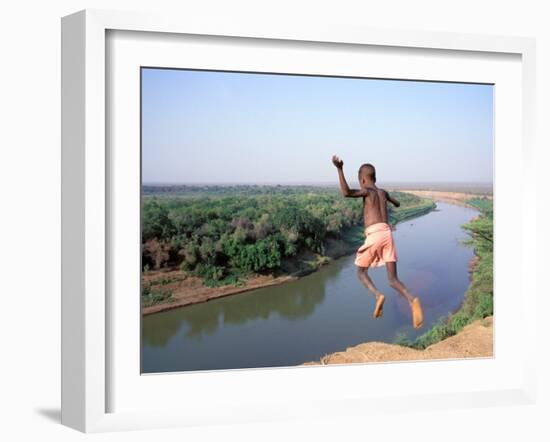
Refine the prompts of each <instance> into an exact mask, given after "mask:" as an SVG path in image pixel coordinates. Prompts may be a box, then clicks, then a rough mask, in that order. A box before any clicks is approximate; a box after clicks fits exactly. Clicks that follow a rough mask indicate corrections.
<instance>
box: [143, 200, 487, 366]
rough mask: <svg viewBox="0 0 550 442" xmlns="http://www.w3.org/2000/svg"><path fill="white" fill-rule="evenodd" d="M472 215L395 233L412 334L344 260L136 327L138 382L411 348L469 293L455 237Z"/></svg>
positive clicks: (378, 273) (401, 303) (448, 210)
mask: <svg viewBox="0 0 550 442" xmlns="http://www.w3.org/2000/svg"><path fill="white" fill-rule="evenodd" d="M476 215H477V211H476V210H474V209H471V208H467V207H460V206H456V205H452V204H448V203H437V209H436V210H435V211H433V212H430V213H428V214H427V215H424V216H421V217H419V218H415V219H413V220H410V221H404V222H402V223H400V224H398V225H397V229H396V231H395V232H393V233H394V239H395V243H396V248H397V254H398V264H397V268H398V274H399V278H400V279H401V280H402V281H403V282H404V283H405V285H406V286H407V287H408V288H409V290H410V291H411V292H412V293H413V295H415V296H419V298H420V299H421V301H422V306H423V309H424V327H423V328H421V329H420V330H415V329H413V327H412V325H411V316H410V309H409V306H408V303H407V302H406V301H405V300H404V299H403V298H401V297H400V296H399V295H398V294H397V293H396V292H395V291H394V290H393V289H391V288H390V287H389V285H388V283H387V278H386V270H385V268H384V267H381V268H377V269H373V270H371V272H370V273H371V276H372V279H373V281H374V283H375V284H376V285H377V287H378V288H379V289H380V290H381V291H382V292H384V293H385V294H386V302H385V305H384V316H383V317H382V318H380V319H374V318H372V310H373V308H374V297H373V296H372V295H371V294H370V293H369V292H368V291H367V290H366V289H365V288H364V287H363V286H362V285H361V283H360V282H359V280H358V279H357V276H356V268H355V265H354V263H353V260H354V256H346V257H343V258H340V259H338V260H335V261H334V262H332V263H330V264H328V265H326V266H324V267H322V268H321V269H320V270H319V271H317V272H315V273H312V274H310V275H308V276H305V277H303V278H300V279H299V280H296V281H292V282H289V283H285V284H281V285H278V286H273V287H266V288H261V289H257V290H253V291H250V292H246V293H242V294H238V295H232V296H228V297H225V298H220V299H216V300H212V301H209V302H206V303H202V304H195V305H191V306H187V307H183V308H179V309H173V310H168V311H165V312H161V313H157V314H152V315H147V316H144V317H143V318H142V355H141V357H142V361H141V362H142V373H160V372H173V371H188V370H214V369H231V368H250V367H277V366H291V365H298V364H301V363H303V362H306V361H313V360H318V359H319V358H321V357H322V356H323V355H325V354H327V353H333V352H336V351H342V350H345V349H346V348H347V347H349V346H353V345H357V344H360V343H362V342H367V341H382V342H390V343H391V342H393V341H394V340H395V339H396V337H397V336H399V335H405V336H407V337H408V338H410V339H414V338H415V337H417V336H418V335H420V334H422V333H424V332H425V331H427V330H429V328H430V327H431V326H432V325H433V324H434V323H435V322H436V321H437V320H438V319H439V318H440V317H442V316H445V315H447V314H448V313H450V312H453V311H455V310H456V309H458V308H459V307H460V305H461V303H462V300H463V298H464V293H465V291H466V289H467V287H468V285H469V274H468V263H469V261H470V260H471V258H472V257H473V251H472V249H471V248H470V247H468V246H465V245H464V244H463V241H464V240H466V239H468V237H469V236H468V235H467V233H466V232H465V231H464V230H463V229H462V228H461V226H462V225H463V224H465V223H466V222H468V221H469V220H470V219H472V218H473V217H474V216H476Z"/></svg>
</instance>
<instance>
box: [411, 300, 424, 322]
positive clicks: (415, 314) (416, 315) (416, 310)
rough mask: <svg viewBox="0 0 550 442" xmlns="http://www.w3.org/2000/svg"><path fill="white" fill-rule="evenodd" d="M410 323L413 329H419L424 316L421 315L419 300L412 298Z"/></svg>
mask: <svg viewBox="0 0 550 442" xmlns="http://www.w3.org/2000/svg"><path fill="white" fill-rule="evenodd" d="M411 311H412V322H413V327H414V328H420V327H422V326H423V325H424V314H423V313H422V306H421V305H420V299H418V298H414V299H413V300H412V302H411Z"/></svg>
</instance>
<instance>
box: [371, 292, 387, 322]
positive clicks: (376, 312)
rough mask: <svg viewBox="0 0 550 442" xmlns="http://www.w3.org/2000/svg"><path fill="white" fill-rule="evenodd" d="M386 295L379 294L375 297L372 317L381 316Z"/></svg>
mask: <svg viewBox="0 0 550 442" xmlns="http://www.w3.org/2000/svg"><path fill="white" fill-rule="evenodd" d="M385 299H386V297H385V296H384V295H379V296H377V297H376V307H374V312H372V316H373V317H374V318H381V317H382V315H383V314H384V311H383V310H382V308H383V307H384V300H385Z"/></svg>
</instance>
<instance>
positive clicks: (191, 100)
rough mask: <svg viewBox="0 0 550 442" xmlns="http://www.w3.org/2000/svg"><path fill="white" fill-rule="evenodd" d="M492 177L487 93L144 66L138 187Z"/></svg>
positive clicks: (472, 87) (448, 86) (477, 88)
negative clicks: (365, 175) (340, 177)
mask: <svg viewBox="0 0 550 442" xmlns="http://www.w3.org/2000/svg"><path fill="white" fill-rule="evenodd" d="M333 154H337V155H339V156H341V157H342V159H343V160H344V171H345V172H346V177H347V178H348V181H349V183H350V185H353V184H354V183H356V181H357V169H358V167H359V166H360V164H362V163H365V162H370V163H373V164H374V165H375V166H376V168H377V175H378V181H379V182H380V183H390V184H391V183H410V184H413V183H423V184H427V183H431V184H437V183H444V184H451V183H456V184H461V185H465V184H486V185H492V182H493V87H492V86H490V85H478V84H459V83H435V82H434V83H432V82H415V81H398V80H374V79H350V78H335V77H313V76H291V75H271V74H246V73H229V72H206V71H188V70H165V69H152V68H146V69H143V71H142V177H143V184H144V185H147V184H148V183H152V184H159V185H178V184H189V185H191V184H195V185H205V184H209V183H211V184H217V185H220V184H227V185H236V184H239V183H242V184H280V185H286V184H290V185H292V184H294V185H296V184H298V183H303V184H312V183H317V184H323V185H325V184H326V185H330V184H332V183H334V184H336V183H337V175H336V171H335V168H334V166H333V165H332V164H331V161H330V159H331V156H332V155H333Z"/></svg>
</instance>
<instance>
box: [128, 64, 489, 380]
mask: <svg viewBox="0 0 550 442" xmlns="http://www.w3.org/2000/svg"><path fill="white" fill-rule="evenodd" d="M140 77H141V85H140V94H141V98H140V100H141V102H140V106H141V108H140V130H141V134H140V142H141V147H140V149H141V220H140V225H141V257H140V260H141V296H140V311H141V373H142V374H155V373H169V372H189V371H201V370H229V369H252V368H274V367H310V366H324V365H333V364H357V363H360V364H368V363H390V362H397V361H399V362H412V361H426V360H430V361H434V360H452V359H464V358H491V357H493V338H494V336H493V297H494V294H493V223H494V221H493V175H494V85H493V84H488V83H487V84H486V83H459V82H442V81H427V80H414V79H382V78H367V77H343V76H327V75H316V74H314V73H311V74H310V73H308V74H296V73H272V72H240V71H217V70H199V69H186V68H165V67H154V66H151V67H141V73H140ZM136 296H137V294H136ZM136 302H137V301H136ZM441 363H444V362H443V361H442V362H441Z"/></svg>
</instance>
